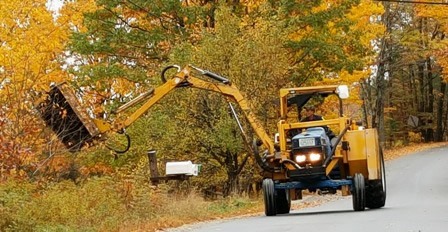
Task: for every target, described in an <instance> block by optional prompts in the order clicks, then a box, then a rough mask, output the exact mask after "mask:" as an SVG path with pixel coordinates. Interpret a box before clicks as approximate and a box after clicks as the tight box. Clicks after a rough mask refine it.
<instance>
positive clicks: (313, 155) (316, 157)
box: [310, 153, 322, 162]
mask: <svg viewBox="0 0 448 232" xmlns="http://www.w3.org/2000/svg"><path fill="white" fill-rule="evenodd" d="M321 158H322V155H321V154H318V153H311V154H310V161H311V162H314V161H319V160H320V159H321Z"/></svg>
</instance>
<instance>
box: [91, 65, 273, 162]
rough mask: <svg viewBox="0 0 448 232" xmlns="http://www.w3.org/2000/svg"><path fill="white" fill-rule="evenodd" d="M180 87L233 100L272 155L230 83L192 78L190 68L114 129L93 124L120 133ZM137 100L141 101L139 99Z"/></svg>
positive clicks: (267, 140) (263, 134) (269, 143)
mask: <svg viewBox="0 0 448 232" xmlns="http://www.w3.org/2000/svg"><path fill="white" fill-rule="evenodd" d="M180 86H188V87H191V88H198V89H203V90H208V91H212V92H217V93H220V94H223V95H225V96H227V97H229V98H230V99H233V100H234V101H235V102H236V103H237V104H238V105H239V107H240V108H241V110H242V111H243V113H244V116H245V117H246V118H247V120H248V121H249V123H250V124H251V126H252V128H253V129H254V131H255V133H256V134H257V136H258V137H259V138H260V139H261V141H262V142H263V145H264V146H265V147H266V148H267V149H268V150H269V153H270V154H272V153H274V143H273V141H272V139H271V137H270V136H269V135H268V134H267V133H266V131H265V130H264V127H263V126H262V125H261V123H260V122H259V121H258V120H257V118H256V116H255V114H254V113H253V112H252V110H251V108H250V107H249V104H248V102H247V101H246V99H245V98H244V96H243V95H242V94H241V92H240V91H239V90H238V88H237V87H236V86H235V85H234V84H231V83H229V84H223V83H214V82H208V81H204V80H202V79H199V78H197V77H194V76H192V75H191V69H190V67H185V68H184V69H182V70H181V71H180V72H178V73H177V74H176V75H175V76H174V77H173V78H172V79H169V80H167V81H166V82H165V83H164V84H163V85H161V86H159V87H157V88H155V89H154V90H153V91H152V95H151V96H150V97H149V99H148V100H147V101H146V102H145V103H144V104H143V105H142V106H141V107H140V108H138V109H137V110H136V111H135V112H133V113H132V114H131V115H130V116H129V117H127V119H126V120H124V121H123V122H119V123H117V124H116V128H113V127H112V125H110V124H109V123H106V122H104V121H101V120H95V121H94V122H95V124H96V125H97V126H98V128H99V130H100V132H101V133H105V132H107V131H110V130H117V131H120V130H122V129H124V128H126V127H128V126H130V125H131V124H132V123H134V122H135V120H137V119H138V118H140V117H141V116H142V115H143V114H144V113H146V112H147V111H148V110H149V109H150V108H151V107H152V106H153V105H154V104H155V103H157V102H158V101H159V100H160V99H162V98H163V97H164V96H166V95H167V94H168V93H169V92H171V91H172V90H173V89H175V88H177V87H180ZM138 100H139V101H142V100H141V99H138Z"/></svg>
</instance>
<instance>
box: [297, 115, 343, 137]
mask: <svg viewBox="0 0 448 232" xmlns="http://www.w3.org/2000/svg"><path fill="white" fill-rule="evenodd" d="M304 108H305V117H304V118H302V120H300V122H310V121H320V120H324V118H323V117H322V116H320V115H317V114H315V113H316V108H314V106H305V107H304ZM322 127H323V128H324V130H325V132H326V134H327V136H328V138H329V139H330V141H331V140H332V139H333V138H335V137H336V135H335V134H334V133H333V131H331V129H330V128H329V127H328V126H322Z"/></svg>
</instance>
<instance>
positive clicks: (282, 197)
mask: <svg viewBox="0 0 448 232" xmlns="http://www.w3.org/2000/svg"><path fill="white" fill-rule="evenodd" d="M276 193H277V197H276V199H275V201H276V206H277V213H278V214H287V213H289V210H290V209H291V197H290V196H289V190H288V189H277V190H276Z"/></svg>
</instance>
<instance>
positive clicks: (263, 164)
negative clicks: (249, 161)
mask: <svg viewBox="0 0 448 232" xmlns="http://www.w3.org/2000/svg"><path fill="white" fill-rule="evenodd" d="M252 147H253V149H252V150H253V153H254V157H255V161H257V163H258V165H259V166H260V167H261V168H262V169H263V170H264V171H266V172H274V169H273V168H272V167H269V165H268V164H266V162H264V161H263V159H262V158H261V156H260V151H259V149H258V145H257V140H256V139H254V141H253V143H252Z"/></svg>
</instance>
